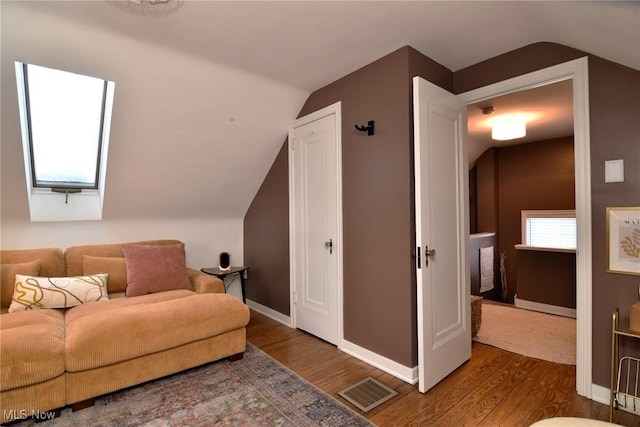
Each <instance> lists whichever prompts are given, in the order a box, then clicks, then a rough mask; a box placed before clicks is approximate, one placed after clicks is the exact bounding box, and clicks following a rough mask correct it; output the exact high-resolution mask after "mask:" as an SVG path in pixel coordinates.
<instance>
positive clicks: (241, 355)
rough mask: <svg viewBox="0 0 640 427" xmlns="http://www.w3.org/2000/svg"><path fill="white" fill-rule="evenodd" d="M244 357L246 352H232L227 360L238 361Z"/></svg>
mask: <svg viewBox="0 0 640 427" xmlns="http://www.w3.org/2000/svg"><path fill="white" fill-rule="evenodd" d="M243 357H244V353H238V354H232V355H231V356H229V357H227V360H228V361H229V362H237V361H238V360H242V358H243Z"/></svg>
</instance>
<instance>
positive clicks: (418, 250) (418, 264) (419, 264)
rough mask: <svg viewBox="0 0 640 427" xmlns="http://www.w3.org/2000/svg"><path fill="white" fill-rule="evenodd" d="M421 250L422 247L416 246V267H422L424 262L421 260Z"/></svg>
mask: <svg viewBox="0 0 640 427" xmlns="http://www.w3.org/2000/svg"><path fill="white" fill-rule="evenodd" d="M420 252H421V247H420V246H417V247H416V267H418V268H422V263H421V262H420Z"/></svg>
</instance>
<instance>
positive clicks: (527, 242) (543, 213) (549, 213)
mask: <svg viewBox="0 0 640 427" xmlns="http://www.w3.org/2000/svg"><path fill="white" fill-rule="evenodd" d="M529 218H551V219H570V218H572V219H573V220H574V222H575V220H576V211H575V210H523V211H521V233H522V244H521V245H517V247H518V248H519V249H534V248H538V249H548V250H558V251H575V250H576V246H577V234H576V236H575V244H573V245H570V244H568V245H567V244H564V245H563V244H560V243H544V244H541V243H539V242H532V241H531V239H530V236H529V235H528V233H527V230H528V229H527V219H529ZM575 229H576V233H577V224H576V227H575Z"/></svg>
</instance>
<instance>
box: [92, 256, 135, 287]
mask: <svg viewBox="0 0 640 427" xmlns="http://www.w3.org/2000/svg"><path fill="white" fill-rule="evenodd" d="M98 273H107V274H108V275H109V280H108V281H107V291H108V292H109V293H112V292H124V291H125V290H126V289H127V267H126V264H125V261H124V258H117V257H102V256H90V255H84V256H83V257H82V274H84V275H90V274H98Z"/></svg>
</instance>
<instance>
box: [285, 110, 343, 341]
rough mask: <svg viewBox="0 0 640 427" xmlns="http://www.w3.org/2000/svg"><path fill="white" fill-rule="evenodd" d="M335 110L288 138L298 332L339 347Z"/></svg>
mask: <svg viewBox="0 0 640 427" xmlns="http://www.w3.org/2000/svg"><path fill="white" fill-rule="evenodd" d="M338 129H339V126H338V119H337V114H336V111H335V108H330V109H329V110H327V109H324V110H322V111H320V112H318V113H315V114H313V115H310V116H307V117H303V118H302V119H299V120H298V121H296V123H295V124H294V127H293V129H291V130H290V135H289V141H290V144H289V147H290V148H289V149H290V151H289V159H290V192H291V195H292V196H293V200H292V203H291V207H292V212H291V213H292V215H291V223H292V232H291V233H290V234H291V239H292V242H291V249H292V250H291V253H292V266H293V267H292V276H291V277H292V280H291V286H292V289H293V295H292V300H293V310H292V311H293V317H294V319H295V326H296V327H297V328H300V329H303V330H305V331H307V332H309V333H311V334H313V335H316V336H318V337H320V338H322V339H324V340H325V341H328V342H330V343H332V344H338V341H339V337H340V333H339V327H340V325H341V314H342V313H341V310H340V309H339V307H340V306H341V305H340V303H341V298H340V295H341V277H342V272H341V265H342V264H341V254H342V251H341V246H342V244H341V243H342V238H341V213H340V212H341V204H340V198H341V196H340V185H339V184H340V180H339V176H340V175H339V144H338V142H339V133H338Z"/></svg>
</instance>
